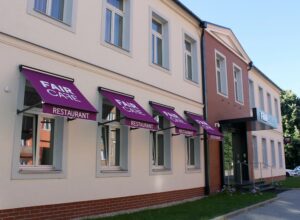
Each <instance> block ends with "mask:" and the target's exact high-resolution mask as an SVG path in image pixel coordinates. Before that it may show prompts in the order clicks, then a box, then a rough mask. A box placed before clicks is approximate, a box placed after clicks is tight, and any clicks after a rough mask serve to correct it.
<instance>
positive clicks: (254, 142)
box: [252, 136, 258, 168]
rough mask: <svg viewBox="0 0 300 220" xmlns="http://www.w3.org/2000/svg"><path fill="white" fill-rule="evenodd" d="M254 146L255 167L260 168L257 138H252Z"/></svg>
mask: <svg viewBox="0 0 300 220" xmlns="http://www.w3.org/2000/svg"><path fill="white" fill-rule="evenodd" d="M252 144H253V167H254V168H258V149H257V137H256V136H252Z"/></svg>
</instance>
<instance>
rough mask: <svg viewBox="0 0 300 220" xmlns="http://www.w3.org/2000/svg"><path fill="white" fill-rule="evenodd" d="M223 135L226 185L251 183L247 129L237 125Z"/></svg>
mask: <svg viewBox="0 0 300 220" xmlns="http://www.w3.org/2000/svg"><path fill="white" fill-rule="evenodd" d="M223 131H224V130H223ZM223 134H224V141H223V149H224V157H223V161H224V166H223V167H224V183H225V184H242V183H243V182H246V181H249V168H248V154H247V137H246V129H245V128H244V127H243V126H242V125H239V126H236V125H235V126H234V127H231V128H227V129H226V130H225V131H224V132H223Z"/></svg>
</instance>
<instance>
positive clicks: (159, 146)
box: [151, 115, 171, 171]
mask: <svg viewBox="0 0 300 220" xmlns="http://www.w3.org/2000/svg"><path fill="white" fill-rule="evenodd" d="M154 118H155V120H156V121H157V122H158V124H159V130H158V131H155V132H152V154H151V155H152V158H151V160H152V171H159V170H170V169H171V147H170V141H171V140H170V136H171V132H170V129H166V130H164V129H165V128H168V127H170V123H169V121H167V120H165V119H164V117H163V116H161V115H155V117H154Z"/></svg>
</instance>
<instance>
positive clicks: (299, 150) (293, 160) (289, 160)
mask: <svg viewBox="0 0 300 220" xmlns="http://www.w3.org/2000/svg"><path fill="white" fill-rule="evenodd" d="M281 114H282V127H283V134H284V136H285V137H291V138H292V141H291V143H289V144H286V146H285V161H286V166H287V167H289V168H294V167H295V166H296V165H300V132H299V131H300V99H299V97H297V96H296V94H295V93H293V92H292V91H291V90H287V91H283V92H282V93H281Z"/></svg>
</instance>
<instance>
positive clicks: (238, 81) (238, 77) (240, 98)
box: [233, 65, 244, 103]
mask: <svg viewBox="0 0 300 220" xmlns="http://www.w3.org/2000/svg"><path fill="white" fill-rule="evenodd" d="M233 75H234V93H235V100H236V101H237V102H239V103H244V92H243V76H242V70H241V68H239V67H238V66H236V65H234V66H233Z"/></svg>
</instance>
